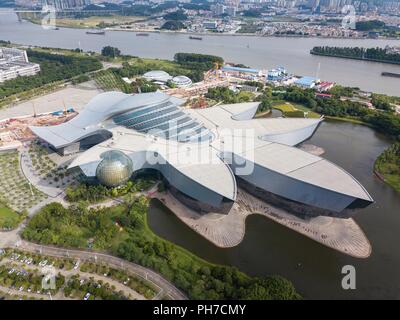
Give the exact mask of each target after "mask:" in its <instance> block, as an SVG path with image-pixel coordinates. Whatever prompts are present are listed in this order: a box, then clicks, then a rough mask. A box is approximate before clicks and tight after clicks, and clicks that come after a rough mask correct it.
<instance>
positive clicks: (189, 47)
mask: <svg viewBox="0 0 400 320" xmlns="http://www.w3.org/2000/svg"><path fill="white" fill-rule="evenodd" d="M0 40H9V41H12V42H15V43H19V44H29V45H38V46H46V47H56V48H69V49H75V48H78V47H80V48H81V49H83V50H85V51H87V50H92V51H100V50H101V48H102V47H104V46H106V45H111V46H114V47H118V48H119V49H120V50H121V51H122V52H123V53H125V54H131V55H135V56H140V57H150V58H163V59H172V58H173V56H174V54H175V53H176V52H198V53H207V54H215V55H219V56H222V57H223V58H224V59H225V60H226V61H229V62H235V63H243V64H246V65H248V66H251V67H254V68H261V69H271V68H274V67H276V66H285V67H286V68H287V70H288V71H289V72H291V73H294V74H297V75H308V76H318V77H319V78H321V79H322V80H326V81H335V82H337V83H340V84H343V85H348V86H354V87H360V88H362V89H364V90H368V91H374V92H379V93H386V94H390V95H400V89H399V88H400V79H398V78H388V77H382V76H381V72H382V71H388V72H397V73H400V66H395V65H388V64H382V63H375V62H367V61H365V62H364V61H357V60H346V59H338V58H331V57H320V56H313V55H311V54H310V53H309V51H310V49H311V48H313V47H314V46H363V47H385V46H386V45H400V41H399V40H376V39H368V40H366V39H357V40H356V39H319V38H274V37H268V38H267V37H249V36H229V35H225V36H221V35H214V36H213V35H209V36H203V40H202V41H198V40H197V41H196V40H190V39H189V37H188V35H187V34H177V33H152V34H150V36H148V37H137V36H136V35H135V33H132V32H125V31H110V32H107V33H106V35H104V36H101V35H88V34H86V31H85V30H77V29H68V28H60V29H59V30H45V29H43V28H42V27H41V26H39V25H34V24H32V23H29V22H26V21H22V22H19V21H18V19H17V16H16V14H14V13H9V9H8V11H7V9H2V10H1V9H0Z"/></svg>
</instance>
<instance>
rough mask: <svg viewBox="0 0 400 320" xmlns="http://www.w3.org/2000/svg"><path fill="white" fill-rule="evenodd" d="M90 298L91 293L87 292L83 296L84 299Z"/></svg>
mask: <svg viewBox="0 0 400 320" xmlns="http://www.w3.org/2000/svg"><path fill="white" fill-rule="evenodd" d="M89 298H90V293H89V292H88V293H86V294H85V296H84V297H83V300H88V299H89Z"/></svg>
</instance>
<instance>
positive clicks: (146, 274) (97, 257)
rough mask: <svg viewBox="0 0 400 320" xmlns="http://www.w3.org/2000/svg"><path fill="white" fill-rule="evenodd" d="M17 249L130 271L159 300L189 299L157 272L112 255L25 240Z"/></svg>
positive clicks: (18, 243) (20, 242)
mask: <svg viewBox="0 0 400 320" xmlns="http://www.w3.org/2000/svg"><path fill="white" fill-rule="evenodd" d="M15 247H16V248H18V249H22V250H24V251H28V252H32V253H36V254H43V255H47V256H53V257H58V258H74V259H80V260H81V261H88V262H94V263H104V264H106V265H108V266H109V267H112V268H115V269H120V270H124V271H128V272H129V273H132V274H135V275H137V276H139V277H141V278H142V279H144V280H146V281H148V282H150V283H152V284H153V285H154V286H155V287H156V288H158V289H159V291H160V292H159V293H158V294H157V298H158V297H160V296H162V295H168V296H170V297H171V298H172V299H174V300H186V299H187V297H186V296H185V294H184V293H182V292H181V291H180V290H179V289H178V288H176V287H175V286H174V285H173V284H172V283H171V282H169V281H167V280H166V279H164V278H163V277H162V276H161V275H160V274H158V273H157V272H155V271H153V270H150V269H147V268H145V267H142V266H140V265H138V264H135V263H133V262H128V261H126V260H123V259H121V258H117V257H115V256H112V255H108V254H104V253H98V252H91V251H83V250H76V249H64V248H59V247H52V246H43V245H38V244H35V243H31V242H27V241H23V240H21V241H18V242H17V243H16V244H15Z"/></svg>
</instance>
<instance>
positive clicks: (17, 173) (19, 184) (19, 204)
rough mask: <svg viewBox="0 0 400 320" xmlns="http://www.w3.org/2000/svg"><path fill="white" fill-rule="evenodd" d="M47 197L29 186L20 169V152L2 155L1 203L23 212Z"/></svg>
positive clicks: (0, 172) (0, 156) (0, 167)
mask: <svg viewBox="0 0 400 320" xmlns="http://www.w3.org/2000/svg"><path fill="white" fill-rule="evenodd" d="M46 198H47V196H46V195H45V194H44V193H42V192H40V191H39V190H37V189H35V188H34V187H33V186H31V185H29V181H28V180H27V179H26V178H25V176H24V175H23V174H22V172H21V170H20V167H19V154H18V152H7V153H2V154H0V201H1V202H2V203H5V204H7V206H9V207H10V208H12V209H13V210H15V211H17V212H22V211H24V210H27V209H29V208H31V207H32V206H34V205H35V204H37V203H39V202H40V201H42V200H44V199H46Z"/></svg>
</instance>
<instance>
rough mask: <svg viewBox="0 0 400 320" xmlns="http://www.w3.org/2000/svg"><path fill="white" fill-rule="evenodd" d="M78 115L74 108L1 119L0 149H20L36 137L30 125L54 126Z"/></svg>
mask: <svg viewBox="0 0 400 320" xmlns="http://www.w3.org/2000/svg"><path fill="white" fill-rule="evenodd" d="M76 115H77V112H75V111H74V110H73V109H69V110H64V111H56V112H51V113H46V114H40V115H32V116H21V117H16V118H8V119H3V120H1V121H0V151H5V150H12V149H18V148H19V147H21V146H22V145H23V144H24V143H26V142H30V141H32V140H34V139H35V138H36V136H35V135H34V134H33V132H32V131H31V130H30V129H29V126H52V125H57V124H60V123H63V122H66V121H68V120H70V119H72V118H73V117H75V116H76Z"/></svg>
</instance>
